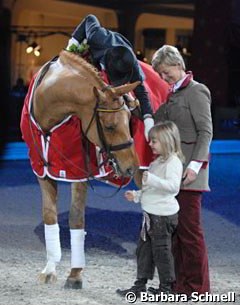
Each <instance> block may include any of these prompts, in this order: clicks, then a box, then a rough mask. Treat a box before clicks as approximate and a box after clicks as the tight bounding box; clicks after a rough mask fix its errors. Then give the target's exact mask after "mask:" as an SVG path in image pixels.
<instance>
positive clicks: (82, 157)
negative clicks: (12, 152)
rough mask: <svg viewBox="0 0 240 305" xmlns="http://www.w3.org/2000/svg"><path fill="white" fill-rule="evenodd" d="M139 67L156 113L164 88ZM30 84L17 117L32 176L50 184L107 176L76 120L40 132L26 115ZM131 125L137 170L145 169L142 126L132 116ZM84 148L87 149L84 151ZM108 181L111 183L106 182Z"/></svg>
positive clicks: (148, 154)
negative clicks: (49, 181)
mask: <svg viewBox="0 0 240 305" xmlns="http://www.w3.org/2000/svg"><path fill="white" fill-rule="evenodd" d="M140 64H141V67H142V69H143V71H144V73H145V75H146V80H145V82H144V83H145V86H146V88H147V90H148V92H149V96H150V100H151V103H152V107H153V110H154V111H156V110H157V108H158V107H159V105H160V104H161V103H163V101H165V99H166V96H167V94H168V85H167V84H166V83H165V82H164V81H162V80H161V79H160V77H159V76H158V74H157V73H155V72H154V71H153V70H152V68H151V66H149V65H147V64H145V63H142V62H140ZM34 80H35V79H32V81H31V83H30V86H29V90H28V93H27V95H26V98H25V103H24V107H23V110H22V116H21V131H22V136H23V139H24V141H25V142H26V144H27V146H28V148H29V158H30V161H31V166H32V169H33V171H34V173H35V174H36V175H37V176H38V177H41V178H43V177H45V176H46V175H47V176H49V177H50V178H52V179H54V180H62V181H68V182H76V181H85V180H87V179H88V178H89V177H93V176H94V177H103V176H107V175H110V172H111V170H110V169H109V168H106V167H105V168H104V167H101V169H99V166H98V165H99V162H101V160H99V159H101V155H99V153H98V148H97V147H95V146H94V145H93V144H91V143H88V144H87V145H86V139H85V138H84V137H83V135H82V130H81V122H80V120H79V119H78V118H77V117H75V116H69V117H68V118H66V119H65V120H64V121H63V122H61V123H60V124H58V125H57V126H55V127H54V128H52V130H50V132H49V133H48V134H47V135H45V134H44V133H43V132H42V130H41V128H40V127H39V126H38V124H37V122H35V120H34V118H33V117H32V116H31V114H30V113H31V111H30V110H31V96H32V89H33V86H34ZM131 125H132V130H133V138H134V142H135V147H136V151H137V153H138V156H139V160H140V166H141V167H144V168H146V167H147V166H148V165H149V163H150V162H151V161H152V152H151V149H150V147H149V145H148V144H147V142H146V141H145V138H144V124H143V122H142V121H141V120H139V119H138V118H136V117H134V116H132V119H131ZM86 147H88V149H87V150H86ZM87 152H88V153H89V154H90V157H89V158H88V159H89V162H86V155H87ZM109 178H110V177H109ZM110 180H114V179H112V178H110ZM115 182H116V181H113V184H117V185H119V181H117V182H116V183H115Z"/></svg>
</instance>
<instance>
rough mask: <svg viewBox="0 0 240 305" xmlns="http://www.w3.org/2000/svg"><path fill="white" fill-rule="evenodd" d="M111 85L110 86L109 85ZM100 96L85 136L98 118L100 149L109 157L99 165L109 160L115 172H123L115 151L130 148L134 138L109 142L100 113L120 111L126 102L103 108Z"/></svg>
mask: <svg viewBox="0 0 240 305" xmlns="http://www.w3.org/2000/svg"><path fill="white" fill-rule="evenodd" d="M107 87H109V86H107ZM104 90H106V89H105V88H104V89H102V91H104ZM99 102H100V100H99V98H97V101H96V106H95V108H94V111H93V115H92V118H91V120H90V122H89V124H88V127H87V129H86V132H85V137H87V134H88V131H89V129H90V128H91V125H92V123H93V121H94V119H96V125H97V132H98V136H99V139H100V142H101V149H100V153H105V154H106V156H107V158H106V160H104V161H103V162H102V163H101V164H100V165H99V167H101V166H102V165H103V164H105V163H106V162H109V163H110V165H111V166H112V167H113V169H114V172H115V173H116V174H119V175H120V174H122V173H121V170H120V167H119V165H118V161H117V160H116V158H115V157H114V155H113V153H112V152H114V151H119V150H122V149H126V148H129V147H130V146H131V145H132V144H133V139H132V138H131V139H130V140H129V141H127V142H124V143H121V144H116V145H112V144H108V143H107V140H106V137H105V135H104V132H103V127H102V124H101V120H100V117H99V113H100V112H105V113H114V112H119V111H122V110H124V109H125V106H126V105H125V102H123V103H122V105H121V106H120V107H118V108H113V109H112V108H110V109H109V108H101V107H100V106H99Z"/></svg>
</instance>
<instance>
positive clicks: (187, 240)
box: [152, 45, 212, 296]
mask: <svg viewBox="0 0 240 305" xmlns="http://www.w3.org/2000/svg"><path fill="white" fill-rule="evenodd" d="M152 66H153V68H154V70H155V71H156V72H157V73H158V74H159V75H160V76H161V78H162V79H164V80H165V81H166V82H168V83H169V85H171V89H172V90H171V94H170V95H169V97H168V101H167V103H165V104H163V105H161V106H160V108H159V109H158V110H157V112H156V114H155V122H160V121H165V120H171V121H173V122H174V123H175V124H176V125H177V127H178V128H179V131H180V137H181V146H182V151H183V154H184V156H185V165H184V171H183V181H182V184H181V190H180V192H179V194H178V196H177V200H178V202H179V205H180V211H179V223H178V227H177V230H176V235H175V237H174V243H173V255H174V258H175V268H176V285H175V291H176V292H179V293H185V294H187V295H189V296H190V295H191V293H192V292H195V291H196V292H198V293H205V292H209V291H210V283H209V270H208V256H207V250H206V245H205V241H204V235H203V229H202V226H201V219H200V218H201V200H202V192H205V191H209V186H208V160H209V146H210V143H211V139H212V118H211V110H210V106H211V95H210V92H209V90H208V88H207V87H206V86H205V85H203V84H200V83H198V82H196V81H195V80H193V76H192V73H191V72H185V63H184V60H183V58H182V56H181V54H180V53H179V51H178V49H177V48H175V47H173V46H169V45H164V46H163V47H161V48H160V49H159V50H157V51H156V52H155V54H154V55H153V58H152Z"/></svg>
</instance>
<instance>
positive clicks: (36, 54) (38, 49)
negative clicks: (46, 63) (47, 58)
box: [33, 45, 41, 57]
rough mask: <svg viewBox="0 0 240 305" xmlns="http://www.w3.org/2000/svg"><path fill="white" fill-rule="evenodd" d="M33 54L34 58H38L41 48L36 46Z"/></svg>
mask: <svg viewBox="0 0 240 305" xmlns="http://www.w3.org/2000/svg"><path fill="white" fill-rule="evenodd" d="M33 53H34V55H35V56H37V57H39V56H40V54H41V47H40V45H38V46H37V47H36V48H35V49H34V50H33Z"/></svg>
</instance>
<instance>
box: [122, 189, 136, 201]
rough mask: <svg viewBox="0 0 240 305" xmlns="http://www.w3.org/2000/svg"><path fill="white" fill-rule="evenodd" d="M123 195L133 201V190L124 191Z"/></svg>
mask: <svg viewBox="0 0 240 305" xmlns="http://www.w3.org/2000/svg"><path fill="white" fill-rule="evenodd" d="M124 196H125V198H126V199H127V200H128V201H133V200H134V192H133V191H126V192H125V194H124Z"/></svg>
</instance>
